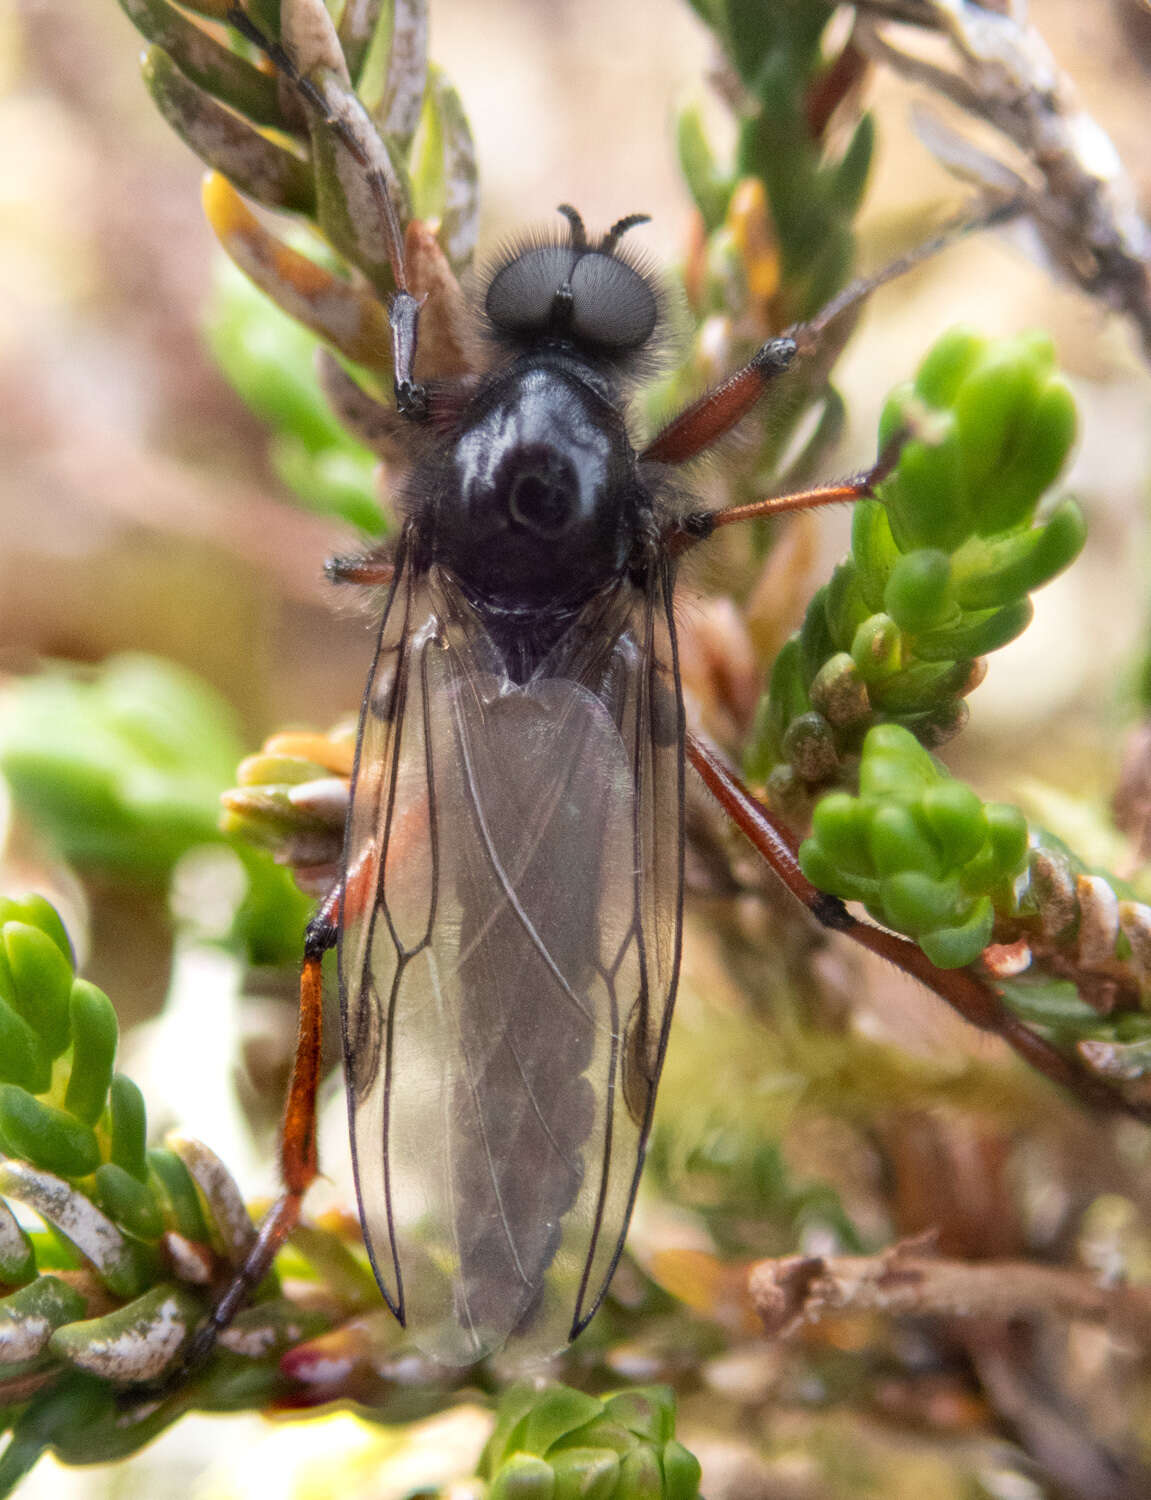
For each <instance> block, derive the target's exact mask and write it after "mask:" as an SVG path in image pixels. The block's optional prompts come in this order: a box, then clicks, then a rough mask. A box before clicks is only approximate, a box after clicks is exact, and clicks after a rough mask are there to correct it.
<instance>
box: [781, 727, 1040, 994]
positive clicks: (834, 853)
mask: <svg viewBox="0 0 1151 1500" xmlns="http://www.w3.org/2000/svg"><path fill="white" fill-rule="evenodd" d="M1027 847H1028V829H1027V822H1026V819H1025V818H1024V817H1023V814H1022V813H1021V812H1019V810H1018V809H1017V808H1014V807H1010V806H1007V805H1006V804H1004V803H998V802H981V801H980V800H979V798H978V797H977V796H976V795H975V793H974V792H973V791H972V790H971V788H970V787H968V786H966V785H965V784H964V783H963V782H961V781H955V780H952V778H951V777H950V776H949V775H948V774H947V772H946V771H944V770H943V769H942V768H941V767H940V766H939V765H938V764H937V763H936V762H935V761H934V760H933V759H932V757H931V756H930V755H929V754H928V753H927V751H926V750H924V749H923V747H922V746H921V745H920V744H919V742H918V741H917V740H916V739H915V737H914V735H912V734H911V733H910V732H909V731H908V730H906V729H903V728H901V727H900V726H899V725H897V724H882V725H877V726H876V727H875V728H874V729H872V730H871V731H870V732H869V733H868V735H867V738H866V740H865V741H864V744H863V755H862V758H861V760H860V766H859V795H858V796H857V797H853V796H851V795H850V794H849V793H847V792H830V793H829V794H828V795H827V796H826V797H824V798H823V799H822V800H821V801H820V802H819V803H818V804H817V806H816V808H815V813H814V816H813V819H812V834H811V837H810V838H809V839H806V840H805V841H804V843H803V844H802V845H801V846H800V851H799V862H800V864H801V866H802V867H803V872H804V874H805V875H806V876H807V878H808V879H809V880H810V881H811V882H812V884H813V885H816V886H818V887H819V888H820V890H824V891H830V892H831V893H832V894H833V895H836V896H842V897H843V898H844V899H845V900H848V901H861V902H863V904H864V905H865V906H866V907H867V910H868V911H869V912H870V913H871V915H872V916H873V917H874V918H875V919H876V921H878V922H882V923H883V924H884V925H885V926H887V927H892V928H894V929H895V930H896V931H897V932H902V933H906V935H907V936H908V937H911V938H914V939H915V941H916V942H917V943H918V944H919V946H920V947H921V948H922V949H923V951H924V952H925V953H926V954H927V956H928V958H930V959H931V961H932V963H934V964H938V966H939V967H940V968H943V969H950V968H956V967H958V966H960V965H962V964H969V963H972V962H974V960H975V959H976V958H977V957H978V956H979V954H980V953H981V952H982V951H983V949H984V948H985V947H986V946H987V944H988V943H989V942H990V941H991V933H992V928H993V927H994V923H995V907H996V904H997V900H996V898H997V897H998V898H999V900H998V904H999V905H1001V906H1011V905H1012V904H1013V897H1012V894H1011V892H1012V886H1013V883H1014V881H1015V879H1016V878H1017V877H1018V876H1019V875H1021V874H1022V873H1023V871H1024V869H1025V867H1026V864H1027Z"/></svg>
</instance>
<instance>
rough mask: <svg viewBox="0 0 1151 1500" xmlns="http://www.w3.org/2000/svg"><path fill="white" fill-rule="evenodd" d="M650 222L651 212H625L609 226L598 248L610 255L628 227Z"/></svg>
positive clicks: (632, 227) (631, 227)
mask: <svg viewBox="0 0 1151 1500" xmlns="http://www.w3.org/2000/svg"><path fill="white" fill-rule="evenodd" d="M650 223H651V214H626V215H625V216H624V217H623V218H622V219H617V220H616V221H615V223H614V224H613V225H612V226H611V228H610V229H609V230H608V232H607V233H606V234H605V235H604V237H603V239H602V240H600V242H599V248H600V249H601V250H602V251H603V253H604V254H605V255H610V254H611V253H612V251H613V250H614V249H615V247H616V246H617V245H618V244H619V242H620V240H622V239H623V237H624V235H625V234H626V233H627V232H628V230H629V229H634V228H635V227H636V225H637V224H650Z"/></svg>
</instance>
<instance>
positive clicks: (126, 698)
mask: <svg viewBox="0 0 1151 1500" xmlns="http://www.w3.org/2000/svg"><path fill="white" fill-rule="evenodd" d="M241 745H242V740H241V737H240V731H239V726H238V724H237V723H236V721H235V718H234V716H233V715H232V713H231V711H230V710H229V708H228V706H227V705H226V704H225V703H224V701H223V700H222V699H221V698H220V697H219V696H218V695H217V694H216V693H215V692H213V691H212V689H211V688H209V687H208V686H207V684H205V683H204V682H202V681H201V680H200V679H198V678H197V677H194V676H193V675H192V674H191V673H190V672H186V671H184V670H183V669H182V668H180V667H178V666H176V665H175V664H174V663H173V662H168V661H163V660H161V659H160V658H158V657H152V656H145V655H143V654H142V653H131V654H125V655H122V656H115V657H111V658H109V659H108V660H107V661H106V662H104V663H103V665H102V666H101V667H100V669H99V671H98V672H96V673H94V674H90V675H81V674H79V673H77V672H75V671H63V670H52V669H47V670H45V671H43V672H41V673H39V674H37V675H35V676H31V677H26V678H22V679H19V680H17V681H14V682H12V683H11V684H9V686H8V687H7V688H6V689H5V693H4V713H3V716H2V717H0V770H2V771H3V773H4V775H5V777H6V778H7V779H8V782H9V784H10V785H11V787H12V790H13V793H14V794H15V797H16V800H17V802H18V803H19V805H20V807H21V808H22V809H23V810H24V811H25V812H26V813H27V814H28V816H29V817H30V818H32V819H33V820H34V821H35V822H36V823H37V824H38V825H39V826H40V827H42V828H44V829H45V830H46V831H47V832H48V833H49V834H50V836H51V837H52V839H53V842H54V843H55V845H56V847H57V848H58V849H59V850H60V852H61V853H62V854H63V855H64V856H65V858H66V859H68V860H70V861H71V862H73V863H75V864H77V865H81V866H85V867H91V866H99V867H100V868H102V869H105V870H114V871H116V872H118V873H119V874H120V875H122V876H124V877H127V878H129V879H133V880H137V881H141V882H152V881H156V880H163V879H166V878H167V876H168V874H169V873H170V871H171V869H172V866H173V865H174V864H175V862H176V860H178V859H179V858H180V856H181V855H182V854H185V853H186V852H187V851H188V850H189V849H190V848H193V847H194V846H195V845H197V844H202V843H211V842H215V841H216V840H218V838H219V833H218V831H217V828H216V819H217V816H218V806H219V793H220V788H221V787H222V786H226V785H227V783H228V779H229V777H230V776H231V773H232V769H233V768H234V766H235V763H236V759H237V756H238V753H239V751H240V747H241Z"/></svg>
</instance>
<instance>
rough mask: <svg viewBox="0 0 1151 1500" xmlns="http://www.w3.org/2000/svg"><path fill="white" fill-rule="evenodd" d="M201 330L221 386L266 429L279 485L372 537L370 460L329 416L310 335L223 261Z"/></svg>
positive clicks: (375, 524) (377, 514)
mask: <svg viewBox="0 0 1151 1500" xmlns="http://www.w3.org/2000/svg"><path fill="white" fill-rule="evenodd" d="M205 331H206V333H207V337H208V344H209V347H210V348H211V351H212V354H213V357H214V358H215V360H216V363H217V364H218V365H219V367H220V369H221V370H222V371H223V374H224V376H225V378H226V379H227V381H228V383H229V384H230V385H231V386H232V387H233V389H234V390H235V391H236V392H237V393H238V394H239V396H240V397H241V399H242V400H243V401H244V403H245V404H246V405H247V406H248V407H250V408H251V410H252V411H254V412H255V413H256V414H257V416H259V417H261V418H262V419H263V420H264V421H265V422H266V423H267V424H268V425H269V426H270V427H271V428H272V436H271V439H270V441H269V444H268V457H269V459H270V461H271V464H272V467H273V469H274V470H275V472H276V474H277V476H278V478H279V479H280V480H281V482H282V483H283V484H284V485H286V486H287V488H288V489H289V490H291V492H292V493H293V494H294V495H295V496H296V498H297V499H298V500H299V501H301V503H302V504H303V505H305V506H307V508H308V509H309V510H313V511H317V512H318V513H319V514H321V515H329V516H338V517H339V518H340V519H341V520H343V521H346V522H347V523H348V524H349V525H350V526H355V527H357V528H358V529H359V530H360V531H363V532H367V533H368V534H370V535H372V536H378V535H380V534H381V533H382V532H383V531H384V530H385V525H384V516H383V512H382V510H381V508H380V505H379V502H378V500H377V499H376V480H375V472H376V466H377V464H378V459H377V457H376V455H375V454H374V453H372V452H370V451H369V449H367V448H365V447H364V445H363V444H362V443H359V442H357V441H356V439H355V438H353V437H351V436H349V434H348V432H347V431H346V430H345V429H344V428H343V427H342V426H341V425H340V424H339V422H337V421H336V419H335V417H334V416H333V415H332V410H331V407H330V406H329V404H328V402H327V400H326V398H325V396H324V393H323V391H322V389H321V387H320V382H319V380H318V379H317V377H316V373H315V353H316V340H315V337H314V335H313V334H311V333H309V332H308V331H307V330H306V329H304V328H302V327H301V326H300V324H299V323H297V322H296V321H295V319H293V318H291V317H289V315H288V314H287V313H286V312H283V311H282V310H281V309H280V308H279V307H277V306H276V304H275V303H274V302H271V301H270V300H269V299H268V298H267V297H266V296H264V295H263V293H262V292H260V291H258V290H257V289H256V287H254V286H253V285H252V283H251V282H250V281H249V280H248V279H247V277H245V276H241V275H240V273H239V272H238V271H237V270H236V269H235V268H234V267H233V266H232V264H231V263H230V262H229V261H227V260H225V259H223V258H218V260H217V263H216V281H215V288H214V295H213V297H212V301H211V303H210V305H209V308H208V314H207V320H206V325H205Z"/></svg>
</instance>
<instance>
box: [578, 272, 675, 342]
mask: <svg viewBox="0 0 1151 1500" xmlns="http://www.w3.org/2000/svg"><path fill="white" fill-rule="evenodd" d="M571 287H572V297H573V301H574V308H573V312H572V321H571V332H572V335H573V337H575V338H576V339H578V340H582V341H584V342H586V343H589V344H598V345H599V347H600V348H601V349H639V348H640V347H642V345H644V344H646V343H647V341H648V339H649V338H651V336H652V333H653V331H654V329H655V325H656V320H657V318H658V316H659V306H658V303H657V302H656V298H655V293H654V292H653V291H652V289H651V287H650V286H649V285H648V284H647V282H646V281H645V280H644V278H643V276H642V275H641V274H640V273H639V272H638V271H637V270H635V269H634V268H633V267H632V266H629V265H628V264H627V262H626V261H622V260H617V259H616V258H615V256H614V255H605V254H604V253H603V252H602V251H598V250H592V251H589V252H588V253H587V254H586V255H581V256H580V258H579V260H578V261H577V262H576V266H575V269H574V270H573V271H572V273H571Z"/></svg>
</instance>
